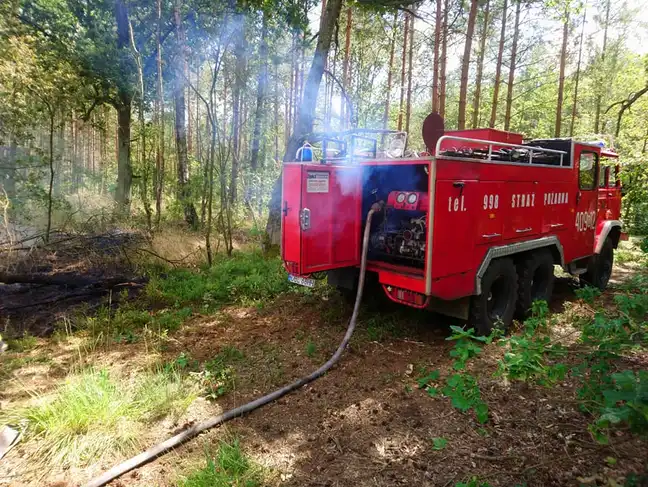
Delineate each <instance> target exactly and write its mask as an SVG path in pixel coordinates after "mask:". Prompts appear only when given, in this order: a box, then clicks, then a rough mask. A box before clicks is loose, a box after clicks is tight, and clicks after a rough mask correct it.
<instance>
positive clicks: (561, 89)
mask: <svg viewBox="0 0 648 487" xmlns="http://www.w3.org/2000/svg"><path fill="white" fill-rule="evenodd" d="M565 15H566V17H565V19H564V21H563V40H562V48H561V49H560V75H559V78H558V101H557V102H556V129H555V130H554V137H560V129H561V128H562V108H563V98H564V94H565V63H566V61H567V39H568V38H569V12H566V13H565Z"/></svg>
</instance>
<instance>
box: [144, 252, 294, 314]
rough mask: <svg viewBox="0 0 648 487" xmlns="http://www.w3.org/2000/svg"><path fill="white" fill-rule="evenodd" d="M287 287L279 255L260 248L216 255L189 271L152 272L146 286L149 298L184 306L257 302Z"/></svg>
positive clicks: (289, 287)
mask: <svg viewBox="0 0 648 487" xmlns="http://www.w3.org/2000/svg"><path fill="white" fill-rule="evenodd" d="M289 290H291V286H290V284H289V283H288V281H287V279H286V273H285V271H284V269H283V266H282V263H281V260H280V259H279V258H270V259H268V258H265V257H264V256H263V254H261V253H260V252H237V253H234V255H233V256H232V257H231V258H227V257H224V256H222V257H219V258H218V259H217V260H216V262H215V263H214V265H213V267H212V268H211V269H207V270H203V271H200V272H192V271H190V270H187V269H173V270H171V271H169V273H168V274H167V275H166V276H154V277H153V278H152V279H151V282H150V283H149V285H148V286H147V294H148V296H149V298H150V299H152V300H153V301H159V302H163V303H167V304H169V305H175V306H184V305H187V304H196V303H201V302H202V303H203V304H205V305H207V307H208V308H213V307H215V306H218V305H219V304H224V303H231V302H237V303H244V304H248V303H257V302H264V301H267V300H270V299H272V298H274V297H276V296H277V295H279V294H281V293H284V292H286V291H289Z"/></svg>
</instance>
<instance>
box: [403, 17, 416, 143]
mask: <svg viewBox="0 0 648 487" xmlns="http://www.w3.org/2000/svg"><path fill="white" fill-rule="evenodd" d="M413 57H414V15H410V27H409V54H408V60H407V62H408V68H407V71H408V73H407V105H406V107H405V132H407V133H408V134H409V131H410V119H411V117H412V71H413V69H414V65H413Z"/></svg>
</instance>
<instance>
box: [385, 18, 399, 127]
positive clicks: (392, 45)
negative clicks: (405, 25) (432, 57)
mask: <svg viewBox="0 0 648 487" xmlns="http://www.w3.org/2000/svg"><path fill="white" fill-rule="evenodd" d="M397 26H398V12H394V20H393V22H392V32H391V39H390V41H389V66H388V68H387V97H386V100H385V111H384V115H383V129H387V128H388V126H389V107H390V101H391V92H392V84H393V79H394V54H395V51H396V32H397V30H398V29H397Z"/></svg>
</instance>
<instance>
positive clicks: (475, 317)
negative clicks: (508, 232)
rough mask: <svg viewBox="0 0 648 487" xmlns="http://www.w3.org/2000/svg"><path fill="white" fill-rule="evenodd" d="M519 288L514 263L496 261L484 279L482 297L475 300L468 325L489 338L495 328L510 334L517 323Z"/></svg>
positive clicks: (473, 299)
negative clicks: (512, 324) (510, 329)
mask: <svg viewBox="0 0 648 487" xmlns="http://www.w3.org/2000/svg"><path fill="white" fill-rule="evenodd" d="M517 288H518V277H517V271H516V269H515V264H513V261H512V260H511V259H497V260H494V261H492V262H491V263H490V265H489V266H488V269H487V270H486V273H485V274H484V277H482V280H481V294H480V295H478V296H473V297H472V299H471V304H470V316H469V318H468V326H470V327H472V328H474V329H475V331H477V333H479V334H480V335H489V334H490V333H491V332H492V331H493V329H494V328H500V329H502V330H503V331H506V330H507V329H508V327H509V326H510V325H511V321H513V313H514V312H515V303H516V301H517Z"/></svg>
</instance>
